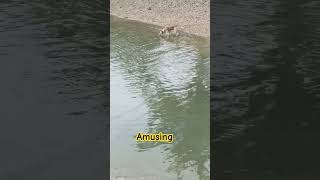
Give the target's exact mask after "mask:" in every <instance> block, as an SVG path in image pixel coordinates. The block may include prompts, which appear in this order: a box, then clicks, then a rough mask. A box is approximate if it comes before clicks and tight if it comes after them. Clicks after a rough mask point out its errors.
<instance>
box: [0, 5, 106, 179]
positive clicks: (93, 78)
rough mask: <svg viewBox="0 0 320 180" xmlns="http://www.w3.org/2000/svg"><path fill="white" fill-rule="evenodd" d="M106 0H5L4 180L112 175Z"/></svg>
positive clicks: (1, 63)
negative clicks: (109, 162) (108, 133)
mask: <svg viewBox="0 0 320 180" xmlns="http://www.w3.org/2000/svg"><path fill="white" fill-rule="evenodd" d="M105 9H106V3H105V2H104V1H98V0H93V1H87V0H77V1H64V0H62V1H50V0H43V1H34V0H30V1H19V0H6V1H1V2H0V82H1V88H0V96H1V101H0V106H1V108H0V120H1V125H0V179H8V180H15V179H17V180H21V179H32V180H57V179H59V180H88V179H96V180H97V179H106V178H107V177H106V174H107V169H106V164H107V162H106V159H107V156H108V154H107V153H106V150H105V147H104V146H105V133H106V128H105V127H106V121H107V118H106V117H107V115H108V113H107V112H106V109H107V104H108V101H107V99H108V95H107V88H106V86H107V83H108V82H107V71H106V70H107V63H108V54H107V52H108V49H107V45H108V42H107V21H106V19H107V13H106V10H105Z"/></svg>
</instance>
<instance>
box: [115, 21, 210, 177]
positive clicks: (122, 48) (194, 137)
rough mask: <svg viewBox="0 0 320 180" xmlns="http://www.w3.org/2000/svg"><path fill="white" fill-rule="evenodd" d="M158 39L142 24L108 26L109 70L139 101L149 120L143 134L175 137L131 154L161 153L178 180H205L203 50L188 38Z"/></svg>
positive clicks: (205, 64) (206, 124) (140, 145)
mask: <svg viewBox="0 0 320 180" xmlns="http://www.w3.org/2000/svg"><path fill="white" fill-rule="evenodd" d="M124 22H126V23H124ZM124 24H125V25H124ZM140 24H141V26H139V25H140ZM157 33H158V28H156V27H153V26H146V25H144V24H142V23H138V22H132V21H126V20H119V19H118V18H114V19H113V20H112V21H111V34H112V37H111V59H112V62H111V64H113V65H111V68H115V69H118V68H119V69H121V72H122V74H123V75H124V76H125V78H126V79H127V80H128V82H129V87H130V91H133V92H135V93H137V94H139V95H140V96H142V97H143V99H144V103H145V104H146V106H147V107H148V114H149V118H147V120H146V121H147V122H146V123H147V127H146V129H145V133H158V132H163V133H173V134H174V137H175V141H174V143H173V144H169V145H163V144H161V143H150V142H148V143H137V144H136V145H135V147H132V148H135V149H136V151H138V152H141V153H145V152H147V151H152V149H154V148H157V147H160V148H161V149H162V150H161V153H163V154H165V162H167V163H168V164H169V165H168V167H167V171H168V172H170V173H174V174H176V175H177V176H178V178H179V179H184V178H186V177H187V176H188V175H187V174H188V173H195V174H197V176H198V178H199V179H201V180H202V179H209V174H210V173H209V138H210V137H209V88H208V85H209V73H210V72H209V61H208V60H209V48H208V44H206V43H205V42H203V41H205V40H194V39H190V38H187V37H186V38H183V37H179V38H169V39H167V40H161V39H159V37H158V36H157ZM111 71H112V70H111ZM111 104H112V103H111ZM159 155H160V154H159ZM159 155H157V154H155V155H154V156H159ZM159 158H160V156H159ZM159 166H161V165H159ZM193 171H194V172H193ZM197 176H195V177H197ZM192 177H193V176H192Z"/></svg>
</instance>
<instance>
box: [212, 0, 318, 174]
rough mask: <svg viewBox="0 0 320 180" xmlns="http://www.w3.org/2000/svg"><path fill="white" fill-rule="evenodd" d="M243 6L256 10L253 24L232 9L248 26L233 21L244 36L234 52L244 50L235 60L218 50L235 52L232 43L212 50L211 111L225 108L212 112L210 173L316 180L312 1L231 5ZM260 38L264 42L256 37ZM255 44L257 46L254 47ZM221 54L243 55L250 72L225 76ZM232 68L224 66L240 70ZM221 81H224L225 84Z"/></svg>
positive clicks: (315, 27) (315, 52)
mask: <svg viewBox="0 0 320 180" xmlns="http://www.w3.org/2000/svg"><path fill="white" fill-rule="evenodd" d="M244 6H247V7H244ZM250 6H253V7H255V8H254V9H255V10H256V12H255V13H258V14H260V15H259V16H255V17H256V18H259V19H260V21H257V19H255V18H252V17H251V16H250V15H252V14H250V11H247V13H246V14H237V15H239V16H237V17H238V18H245V19H247V22H246V23H247V29H241V25H240V26H236V27H240V28H239V29H238V30H240V32H239V33H242V34H244V35H245V36H244V37H245V38H247V40H246V41H243V42H242V45H240V46H239V47H238V49H239V48H242V47H249V48H248V50H247V51H246V52H243V53H244V55H243V56H241V55H238V56H234V57H226V55H224V54H232V55H234V52H233V49H232V47H226V49H227V50H225V51H227V52H226V53H223V52H222V50H216V53H215V54H217V57H216V59H217V61H220V62H217V65H216V66H215V69H216V70H217V71H215V72H216V73H217V74H216V75H215V74H214V77H213V78H214V79H213V82H212V83H213V91H214V92H218V93H217V94H218V95H219V96H218V95H213V101H214V102H213V104H214V106H213V107H212V108H213V111H214V112H217V111H218V110H219V109H222V108H225V109H226V110H228V111H229V112H232V113H230V114H228V115H225V114H224V115H222V113H218V112H217V113H216V116H215V117H213V120H214V124H216V126H214V128H213V130H214V132H215V134H214V140H213V143H214V154H215V156H214V162H213V163H214V164H213V165H214V168H215V172H213V173H214V175H215V178H216V179H228V180H230V179H246V180H248V179H255V180H256V179H319V175H318V172H317V170H318V169H319V166H318V162H319V160H320V155H319V153H318V152H319V150H320V145H319V143H318V140H317V139H318V138H319V135H320V134H319V130H318V127H319V122H318V117H319V115H320V109H319V105H320V104H319V102H320V101H319V82H320V81H319V75H320V74H319V71H318V70H319V62H317V59H318V58H319V38H318V37H319V25H318V23H316V22H317V21H319V18H320V16H319V15H320V14H319V13H318V12H319V3H318V2H316V1H295V0H294V1H286V0H282V1H279V2H277V3H273V4H271V5H270V3H269V2H263V1H260V2H256V1H255V2H251V3H250V2H249V3H248V5H242V7H241V4H240V5H239V4H237V5H234V6H233V7H235V8H248V7H250ZM219 11H220V10H217V13H218V12H219ZM241 11H243V10H241ZM252 11H253V10H252ZM260 11H261V12H260ZM220 12H221V16H226V15H224V14H222V12H224V11H223V10H221V11H220ZM248 12H249V13H248ZM263 12H268V13H267V14H262V13H263ZM219 15H220V14H219ZM217 26H218V25H217ZM217 26H216V27H217ZM218 27H219V26H218ZM220 30H221V29H217V30H216V31H218V32H219V31H220ZM252 30H254V31H255V32H257V34H259V35H260V37H259V36H258V35H257V34H255V33H254V31H252ZM229 35H230V34H229ZM265 37H268V38H267V40H264V41H263V42H259V41H260V40H263V38H265ZM219 42H222V41H219ZM257 42H258V43H259V45H258V46H253V45H254V44H255V43H257ZM250 45H252V46H250ZM246 53H247V54H246ZM257 55H258V56H257ZM254 57H255V58H254ZM225 58H226V59H228V60H227V61H229V60H230V61H241V60H243V59H245V58H246V61H247V62H246V65H245V66H244V69H246V71H247V72H249V73H248V74H241V73H238V74H237V75H240V76H239V77H238V78H235V80H234V79H232V78H230V79H228V78H227V76H228V75H227V74H223V73H224V72H223V71H225V69H222V67H225V66H223V65H221V64H220V63H222V62H221V61H223V60H225ZM238 58H239V59H238ZM251 58H252V59H251ZM232 65H233V64H229V66H231V67H228V68H238V67H239V66H238V67H233V66H232ZM234 72H237V71H234ZM236 79H238V83H236V81H237V80H236ZM221 80H224V81H226V80H229V84H228V82H221ZM223 83H225V84H223ZM226 89H227V90H226ZM232 96H235V97H232ZM215 100H216V102H215ZM223 103H225V104H232V105H230V106H225V104H223ZM239 109H241V112H239Z"/></svg>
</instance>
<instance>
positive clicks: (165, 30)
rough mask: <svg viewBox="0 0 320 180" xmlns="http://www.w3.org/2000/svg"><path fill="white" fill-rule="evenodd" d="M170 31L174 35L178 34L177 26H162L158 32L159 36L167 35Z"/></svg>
mask: <svg viewBox="0 0 320 180" xmlns="http://www.w3.org/2000/svg"><path fill="white" fill-rule="evenodd" d="M171 33H174V34H175V35H176V36H177V35H178V33H177V26H166V27H164V28H163V29H162V30H161V31H160V32H159V36H163V35H166V36H169V35H170V34H171Z"/></svg>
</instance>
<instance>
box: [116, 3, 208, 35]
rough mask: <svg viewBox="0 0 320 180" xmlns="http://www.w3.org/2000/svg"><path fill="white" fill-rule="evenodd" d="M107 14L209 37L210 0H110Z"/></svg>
mask: <svg viewBox="0 0 320 180" xmlns="http://www.w3.org/2000/svg"><path fill="white" fill-rule="evenodd" d="M110 15H112V16H116V17H118V18H123V19H128V20H134V21H139V22H143V23H147V24H152V25H156V26H159V27H164V26H171V25H176V26H178V30H179V31H182V32H185V33H187V34H192V35H196V36H200V37H204V38H210V1H209V0H190V1H188V2H183V1H170V0H162V1H157V0H135V1H134V0H111V2H110ZM159 30H160V29H159Z"/></svg>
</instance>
